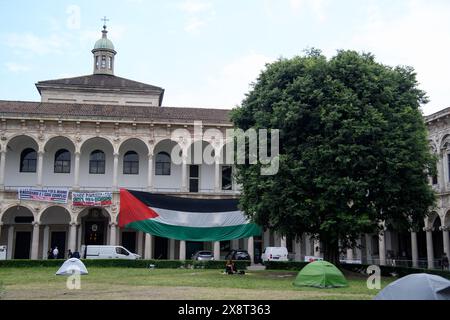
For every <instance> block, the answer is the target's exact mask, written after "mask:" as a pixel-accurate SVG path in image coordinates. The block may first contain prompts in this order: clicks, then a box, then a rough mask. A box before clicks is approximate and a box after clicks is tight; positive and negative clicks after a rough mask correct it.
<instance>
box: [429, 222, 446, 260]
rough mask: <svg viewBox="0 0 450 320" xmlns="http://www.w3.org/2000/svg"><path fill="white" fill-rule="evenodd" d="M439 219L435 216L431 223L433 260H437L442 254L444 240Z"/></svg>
mask: <svg viewBox="0 0 450 320" xmlns="http://www.w3.org/2000/svg"><path fill="white" fill-rule="evenodd" d="M440 227H441V219H440V218H439V216H436V217H435V219H434V221H433V231H432V232H433V254H434V259H435V260H439V259H441V257H442V254H443V253H444V238H443V237H442V230H441V229H440Z"/></svg>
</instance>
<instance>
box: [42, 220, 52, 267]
mask: <svg viewBox="0 0 450 320" xmlns="http://www.w3.org/2000/svg"><path fill="white" fill-rule="evenodd" d="M49 239H50V227H49V226H45V227H44V242H43V244H42V258H43V259H44V260H46V259H47V258H48V243H49Z"/></svg>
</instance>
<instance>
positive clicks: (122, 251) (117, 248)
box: [116, 247, 129, 256]
mask: <svg viewBox="0 0 450 320" xmlns="http://www.w3.org/2000/svg"><path fill="white" fill-rule="evenodd" d="M116 253H117V254H122V255H124V256H128V255H129V253H128V251H127V250H125V249H124V248H122V247H116Z"/></svg>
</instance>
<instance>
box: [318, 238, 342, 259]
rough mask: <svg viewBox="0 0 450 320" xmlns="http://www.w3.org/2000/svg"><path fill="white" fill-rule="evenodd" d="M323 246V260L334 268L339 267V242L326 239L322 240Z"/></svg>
mask: <svg viewBox="0 0 450 320" xmlns="http://www.w3.org/2000/svg"><path fill="white" fill-rule="evenodd" d="M322 239H323V240H322V244H323V259H324V260H325V261H328V262H330V263H332V264H334V265H335V266H339V265H340V262H339V242H338V241H337V240H334V239H329V238H327V237H324V238H322Z"/></svg>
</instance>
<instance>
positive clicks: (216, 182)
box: [214, 156, 222, 192]
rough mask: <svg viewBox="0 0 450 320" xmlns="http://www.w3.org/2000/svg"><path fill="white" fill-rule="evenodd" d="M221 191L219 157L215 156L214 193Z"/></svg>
mask: <svg viewBox="0 0 450 320" xmlns="http://www.w3.org/2000/svg"><path fill="white" fill-rule="evenodd" d="M221 189H222V188H221V186H220V157H219V156H216V157H215V162H214V191H215V192H220V191H221Z"/></svg>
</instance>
